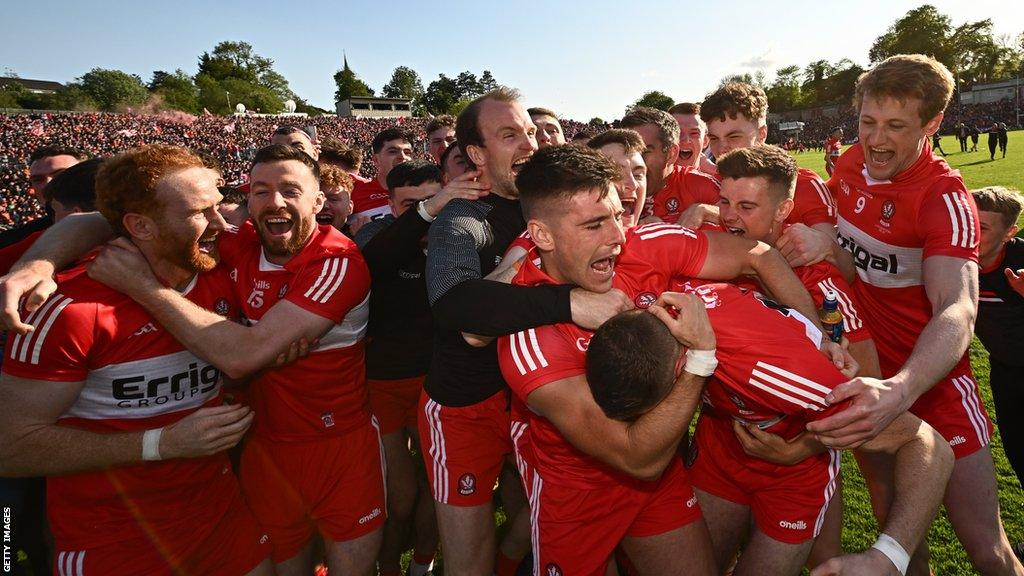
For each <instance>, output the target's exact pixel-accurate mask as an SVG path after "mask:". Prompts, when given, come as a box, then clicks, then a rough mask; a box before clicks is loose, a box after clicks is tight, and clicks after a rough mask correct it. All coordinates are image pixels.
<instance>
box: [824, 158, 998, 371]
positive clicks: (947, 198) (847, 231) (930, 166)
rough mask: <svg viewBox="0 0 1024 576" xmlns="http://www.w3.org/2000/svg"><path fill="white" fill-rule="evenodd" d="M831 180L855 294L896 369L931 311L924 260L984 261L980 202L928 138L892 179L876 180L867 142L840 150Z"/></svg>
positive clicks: (889, 366)
mask: <svg viewBox="0 0 1024 576" xmlns="http://www.w3.org/2000/svg"><path fill="white" fill-rule="evenodd" d="M829 187H830V188H831V189H832V195H833V197H834V198H835V199H836V203H837V205H838V211H839V220H838V231H839V242H840V245H841V246H843V247H844V248H845V249H847V250H849V251H850V252H851V253H852V254H853V260H854V263H855V264H856V265H857V274H858V276H859V280H860V281H859V282H855V283H854V285H853V291H854V295H855V296H856V297H857V299H858V301H859V303H860V305H861V307H862V311H863V312H864V314H865V315H866V316H867V319H868V322H869V323H870V324H872V325H874V326H875V327H876V328H877V329H876V330H875V333H874V339H875V345H876V346H877V348H878V355H879V359H880V360H881V365H882V374H883V375H884V376H891V375H892V374H894V373H895V372H896V371H897V370H898V369H899V368H900V367H901V366H902V365H903V363H904V362H905V361H906V360H907V358H908V357H909V356H910V352H911V351H912V350H913V348H914V344H915V343H916V342H917V337H918V336H919V335H920V334H921V331H922V330H923V329H924V327H925V325H926V324H928V322H929V320H931V317H932V307H931V303H930V302H929V300H928V296H927V294H926V293H925V289H924V283H923V278H922V268H923V264H924V260H925V259H927V258H928V257H930V256H950V257H954V258H963V259H965V260H970V261H972V262H977V261H978V238H979V235H980V227H979V223H978V209H977V207H976V206H975V204H974V199H973V198H972V197H971V194H970V192H968V190H967V188H966V187H965V186H964V182H963V179H962V178H961V177H960V173H959V172H957V171H955V170H953V169H951V168H950V167H949V164H947V163H946V162H945V160H943V159H941V158H939V157H938V156H935V155H934V154H932V150H931V147H930V146H929V145H928V143H927V142H926V143H925V145H924V149H923V150H922V151H921V156H920V158H918V160H917V161H916V162H915V163H914V164H913V165H912V166H911V167H910V168H908V169H907V170H905V171H903V172H902V173H900V174H898V175H897V176H896V177H895V178H894V179H893V180H891V181H890V180H886V181H877V180H874V179H872V178H871V177H870V176H869V175H868V174H867V170H866V169H865V166H864V151H863V148H862V147H861V146H852V147H850V148H849V149H847V150H846V152H844V153H843V155H842V156H840V157H839V162H838V163H837V165H836V172H835V175H834V176H833V177H832V179H831V180H830V181H829ZM965 358H966V354H965Z"/></svg>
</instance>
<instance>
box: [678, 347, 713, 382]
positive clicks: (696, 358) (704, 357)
mask: <svg viewBox="0 0 1024 576" xmlns="http://www.w3.org/2000/svg"><path fill="white" fill-rule="evenodd" d="M717 367H718V358H716V357H715V350H714V349H711V350H687V351H686V364H685V365H683V370H685V371H687V372H689V373H690V374H693V375H694V376H703V377H705V378H707V377H708V376H711V375H712V374H714V373H715V368H717Z"/></svg>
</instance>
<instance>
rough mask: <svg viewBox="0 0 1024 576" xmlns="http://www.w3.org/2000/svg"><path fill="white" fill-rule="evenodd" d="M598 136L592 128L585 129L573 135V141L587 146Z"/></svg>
mask: <svg viewBox="0 0 1024 576" xmlns="http://www.w3.org/2000/svg"><path fill="white" fill-rule="evenodd" d="M596 136H598V133H597V131H596V130H591V129H590V128H584V129H582V130H580V131H579V132H577V133H575V134H573V135H572V139H571V141H572V142H573V143H574V144H579V143H583V144H586V143H588V142H590V140H591V139H592V138H594V137H596ZM641 140H643V139H641Z"/></svg>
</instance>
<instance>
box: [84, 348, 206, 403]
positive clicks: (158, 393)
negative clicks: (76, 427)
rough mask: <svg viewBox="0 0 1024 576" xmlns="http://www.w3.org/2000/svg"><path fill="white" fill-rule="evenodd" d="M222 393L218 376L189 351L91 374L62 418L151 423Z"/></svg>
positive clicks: (107, 367)
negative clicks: (153, 418) (154, 417)
mask: <svg viewBox="0 0 1024 576" xmlns="http://www.w3.org/2000/svg"><path fill="white" fill-rule="evenodd" d="M219 390H220V371H219V370H217V368H216V367H214V366H212V365H210V364H207V363H206V362H204V361H203V360H200V359H199V358H198V357H196V356H195V355H194V354H192V353H191V352H189V351H187V350H182V351H181V352H175V353H173V354H165V355H163V356H156V357H153V358H145V359H143V360H132V361H130V362H122V363H119V364H108V365H106V366H103V367H102V368H97V369H95V370H89V374H88V376H86V379H85V387H84V388H82V392H81V393H80V394H79V395H78V399H76V400H75V403H74V405H72V406H71V408H69V409H68V411H67V412H66V413H65V414H64V416H70V417H75V418H85V419H88V420H118V419H136V418H149V417H152V416H157V415H159V414H166V413H169V412H178V411H180V410H188V409H190V408H198V407H199V406H202V405H203V404H204V403H206V402H207V401H209V400H210V399H211V398H213V397H214V396H216V395H217V392H218V391H219Z"/></svg>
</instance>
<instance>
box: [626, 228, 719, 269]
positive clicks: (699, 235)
mask: <svg viewBox="0 0 1024 576" xmlns="http://www.w3.org/2000/svg"><path fill="white" fill-rule="evenodd" d="M633 233H634V234H635V235H636V239H635V240H633V241H632V243H631V244H630V248H629V249H630V250H636V251H638V252H637V254H638V255H639V256H640V257H642V258H643V259H645V260H648V261H650V262H653V263H655V264H657V265H658V267H659V269H662V270H669V271H671V275H672V276H688V277H696V276H697V275H698V274H700V271H701V269H702V268H703V267H704V261H705V260H706V259H707V255H708V239H707V236H705V234H704V232H698V231H694V230H690V229H689V228H684V227H682V226H678V225H676V224H646V225H644V226H640V227H637V228H635V229H634V230H633Z"/></svg>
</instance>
